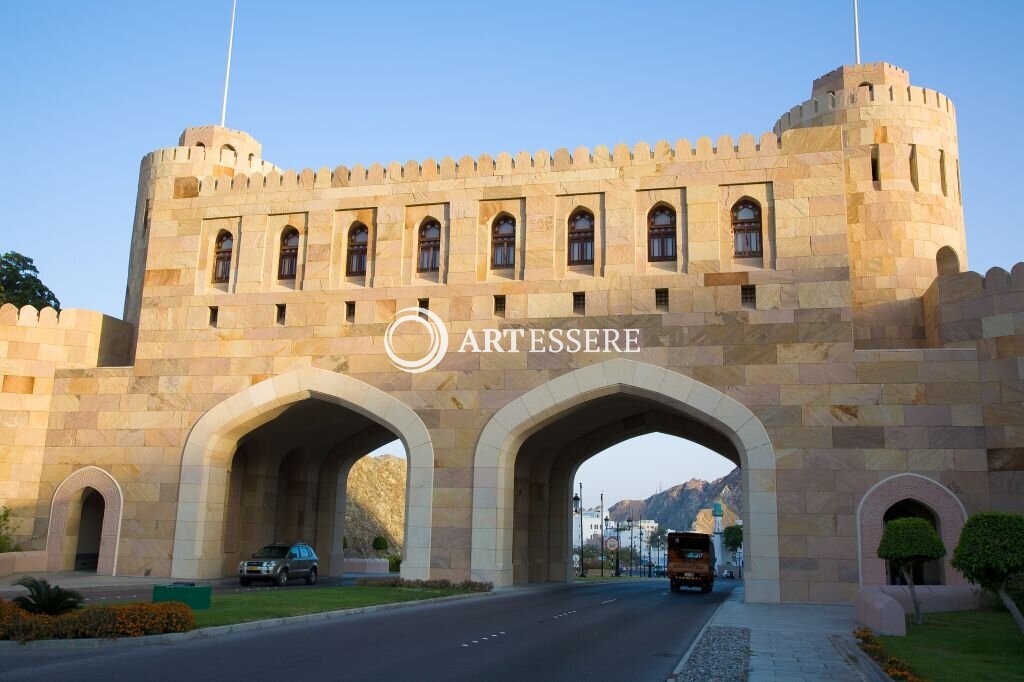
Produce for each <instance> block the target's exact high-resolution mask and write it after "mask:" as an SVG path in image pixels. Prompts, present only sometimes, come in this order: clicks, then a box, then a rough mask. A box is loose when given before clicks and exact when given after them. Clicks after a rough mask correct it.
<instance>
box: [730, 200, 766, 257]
mask: <svg viewBox="0 0 1024 682" xmlns="http://www.w3.org/2000/svg"><path fill="white" fill-rule="evenodd" d="M744 208H751V209H753V211H754V217H753V218H749V219H748V218H742V219H741V218H739V217H738V213H739V212H740V210H742V209H744ZM730 217H731V218H732V250H733V258H763V257H764V219H763V218H764V214H763V212H762V210H761V204H760V203H758V202H757V201H755V200H754V199H751V198H750V197H744V198H742V199H740V200H739V201H737V202H736V203H735V204H733V205H732V210H731V211H730ZM738 235H756V236H757V249H756V250H748V251H740V250H739V248H738V243H737V242H738V240H737V236H738ZM746 243H747V244H748V245H749V243H750V242H749V239H748V240H747V241H746Z"/></svg>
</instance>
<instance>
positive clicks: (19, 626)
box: [0, 601, 195, 642]
mask: <svg viewBox="0 0 1024 682" xmlns="http://www.w3.org/2000/svg"><path fill="white" fill-rule="evenodd" d="M194 627H195V617H194V616H193V615H192V610H191V609H190V608H189V607H188V606H186V605H185V604H182V603H181V602H161V603H159V604H113V605H110V606H90V607H87V608H84V609H77V610H75V611H70V612H68V613H65V614H63V615H60V616H46V615H42V614H35V613H29V612H28V611H25V610H24V609H22V608H20V607H19V606H18V605H17V604H15V603H14V602H9V601H0V640H3V639H11V640H16V641H19V642H30V641H32V640H36V639H82V638H102V639H116V638H118V637H141V636H143V635H162V634H166V633H169V632H188V631H189V630H192V629H193V628H194Z"/></svg>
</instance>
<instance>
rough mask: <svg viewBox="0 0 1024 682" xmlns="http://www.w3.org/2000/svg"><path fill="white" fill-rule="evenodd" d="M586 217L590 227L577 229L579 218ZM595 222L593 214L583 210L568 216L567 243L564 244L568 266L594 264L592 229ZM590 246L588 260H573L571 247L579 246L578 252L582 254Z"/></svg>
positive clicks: (579, 209) (580, 209) (577, 210)
mask: <svg viewBox="0 0 1024 682" xmlns="http://www.w3.org/2000/svg"><path fill="white" fill-rule="evenodd" d="M583 217H586V218H587V219H588V220H589V221H590V227H589V228H588V229H578V228H577V227H576V223H577V222H578V221H579V219H580V218H583ZM595 225H596V221H595V220H594V214H593V213H592V212H591V211H590V210H588V209H585V208H578V209H576V210H575V211H573V212H572V214H571V215H570V216H569V224H568V230H567V242H566V261H567V263H568V264H569V265H593V264H594V231H595V230H594V228H595ZM588 244H589V246H590V258H585V257H584V258H577V259H574V258H573V251H574V249H573V247H574V246H576V245H580V248H579V251H580V252H581V253H583V254H585V253H586V251H587V248H586V247H587V245H588Z"/></svg>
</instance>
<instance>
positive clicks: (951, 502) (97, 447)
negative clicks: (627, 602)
mask: <svg viewBox="0 0 1024 682" xmlns="http://www.w3.org/2000/svg"><path fill="white" fill-rule="evenodd" d="M811 94H812V98H811V99H810V100H808V101H806V102H804V103H803V104H801V105H798V106H796V107H794V108H793V109H792V110H791V111H789V112H788V113H786V114H784V115H783V116H782V118H781V119H779V121H778V122H777V123H776V124H775V127H774V130H773V131H772V132H770V133H766V134H764V135H762V136H761V137H760V138H755V137H752V136H750V135H743V136H741V137H740V138H739V139H738V140H732V139H730V138H728V137H722V138H720V139H719V140H718V141H717V143H713V142H712V141H711V140H709V139H708V138H700V139H699V140H697V141H696V144H691V142H690V141H688V140H685V139H681V140H679V141H677V142H675V143H674V144H670V143H669V142H658V143H657V144H655V145H654V146H653V147H651V146H649V145H647V144H643V143H641V144H638V145H636V146H635V147H634V148H632V149H629V148H627V147H625V146H618V147H616V148H614V149H612V150H609V149H607V148H605V147H597V148H595V149H593V150H588V149H585V148H579V149H576V150H575V151H573V152H571V153H570V152H569V151H567V150H565V149H559V150H557V151H555V152H554V153H553V154H549V153H548V152H546V151H538V152H535V153H533V154H529V153H526V152H522V153H519V154H516V155H514V156H513V155H510V154H505V153H502V154H499V155H497V156H496V157H493V158H492V157H490V156H486V155H485V156H481V157H479V158H476V159H474V158H470V157H464V158H462V159H460V160H458V161H454V160H452V159H448V158H446V159H443V160H441V161H440V162H439V163H438V162H436V161H434V160H431V159H427V160H426V161H423V162H415V161H410V162H407V163H405V164H400V163H392V164H390V165H388V166H386V167H385V166H381V165H377V164H374V165H372V166H370V167H368V168H364V167H362V166H355V167H353V168H351V169H349V168H345V167H343V166H339V167H338V168H335V169H334V170H330V169H327V168H322V169H320V170H317V171H313V170H303V171H301V172H295V171H286V170H282V169H279V168H277V167H276V166H274V165H273V164H272V163H270V162H268V161H266V160H264V159H263V155H262V150H261V147H260V144H259V143H258V142H257V141H256V140H254V139H253V138H252V137H250V136H249V135H247V134H245V133H243V132H239V131H235V130H228V129H225V128H220V127H214V126H210V127H203V128H189V129H187V130H185V132H184V133H183V135H182V137H181V140H180V142H179V146H177V147H170V148H165V149H160V150H158V151H155V152H152V153H150V154H148V155H147V156H146V157H145V158H144V159H143V161H142V167H141V174H140V181H139V192H138V200H137V209H136V216H135V222H134V227H133V234H132V250H131V263H130V271H129V277H128V286H127V292H126V297H125V312H124V320H123V321H121V320H115V319H113V318H110V317H106V316H104V315H101V314H98V313H94V312H89V311H84V310H66V311H64V312H62V313H61V314H60V315H59V316H58V315H57V314H56V313H55V312H54V311H53V310H52V309H45V310H42V311H36V310H34V309H32V308H24V309H22V310H20V311H19V310H16V309H14V307H13V306H9V305H8V306H4V307H3V308H2V309H0V358H2V359H0V374H2V392H0V503H3V504H6V505H8V506H10V507H11V508H12V509H13V510H14V514H15V516H16V517H17V518H18V519H20V520H21V521H22V525H21V528H20V530H19V539H20V540H22V541H23V542H24V543H25V544H26V545H27V546H28V547H29V548H30V549H31V550H33V551H32V552H29V553H27V554H25V555H23V556H22V557H21V559H20V561H23V562H25V563H23V564H22V565H23V566H27V565H33V566H35V567H36V568H37V569H38V568H43V567H45V568H48V569H51V570H57V569H67V568H71V567H72V566H73V565H74V564H75V562H76V561H80V562H85V563H88V562H89V561H90V559H91V561H92V562H93V563H94V564H95V566H96V569H97V570H98V571H99V572H100V573H115V572H116V573H117V574H119V575H155V576H166V575H170V576H174V577H179V578H211V577H217V576H221V575H225V574H226V575H231V574H233V571H234V570H235V566H236V564H237V561H238V560H239V558H240V557H243V556H245V555H246V554H247V553H248V552H250V551H252V550H253V549H255V548H256V547H258V546H259V545H260V544H261V543H264V542H266V541H270V540H273V539H297V538H301V539H304V540H307V541H309V542H312V543H313V544H314V546H315V547H317V549H318V551H319V552H320V553H321V555H322V556H323V557H324V564H325V565H324V570H331V567H332V566H333V567H337V566H338V565H339V561H340V559H341V557H342V555H343V545H342V537H343V531H344V529H343V525H344V507H345V505H344V496H345V481H346V477H347V473H348V470H349V467H350V466H351V465H352V463H353V462H354V461H355V460H356V459H357V458H359V457H360V456H362V455H364V454H366V453H367V452H369V451H371V450H373V449H374V448H376V447H378V446H379V445H381V444H383V443H386V442H388V441H390V440H392V439H393V438H396V437H397V438H399V439H401V441H402V442H403V443H404V445H405V447H406V448H407V451H408V455H409V459H408V462H409V475H408V495H407V499H406V505H407V512H406V524H407V528H406V538H405V549H404V561H403V564H402V572H403V574H404V575H405V576H407V577H427V576H430V577H436V578H452V579H465V578H470V577H472V578H477V579H486V580H492V581H494V582H495V583H496V584H499V585H510V584H514V583H522V582H530V581H545V580H566V579H568V578H569V576H571V561H569V560H568V556H569V551H570V550H569V544H570V540H569V538H570V537H571V535H570V533H571V531H570V529H569V528H568V527H567V526H568V521H567V513H566V512H567V510H568V509H569V507H570V497H571V495H572V492H571V483H572V480H573V475H574V472H575V471H576V469H577V468H578V466H579V465H580V464H581V463H582V462H583V461H584V460H586V459H587V458H588V457H590V456H591V455H593V454H595V453H597V452H599V451H601V450H603V449H604V448H606V447H608V446H610V445H612V444H614V443H617V442H620V441H622V440H624V439H627V438H630V437H633V436H636V435H641V434H644V433H649V432H654V431H658V432H664V433H667V434H672V435H676V436H680V437H683V438H687V439H690V440H692V441H695V442H697V443H700V444H702V445H705V446H707V447H709V448H711V449H712V450H714V451H716V452H718V453H720V454H722V455H723V456H725V457H727V458H729V459H731V460H732V461H734V462H736V463H737V464H738V465H739V466H741V467H742V471H743V494H744V504H743V518H744V529H745V533H746V537H745V549H746V557H747V572H746V576H745V579H746V586H747V591H746V595H747V598H748V599H751V600H757V601H778V600H784V601H827V602H835V601H849V600H851V599H852V598H853V595H854V593H855V591H856V589H857V588H858V586H859V585H862V584H863V585H871V584H878V583H883V582H885V580H886V571H885V566H884V565H883V564H882V562H881V561H879V560H878V559H877V558H875V557H874V550H875V548H876V547H877V541H878V537H879V535H880V533H881V527H882V523H883V522H884V520H885V519H886V518H887V516H891V515H892V514H894V513H896V512H899V513H916V514H922V515H926V516H927V517H928V518H930V519H931V520H932V521H933V522H934V523H935V524H936V526H937V527H938V529H939V531H940V533H941V535H942V536H943V538H944V540H945V542H946V546H947V548H948V549H949V550H951V549H952V547H953V546H954V544H955V542H956V538H957V535H958V532H959V529H960V526H961V525H962V523H963V520H964V518H965V516H966V514H967V513H970V512H973V511H977V510H982V509H990V508H997V509H1016V510H1022V509H1024V496H1022V494H1021V492H1022V489H1024V473H1022V472H1024V450H1022V449H1021V447H1022V445H1024V404H1022V398H1024V381H1022V380H1021V358H1022V357H1024V334H1022V330H1024V266H1017V267H1016V268H1014V269H1013V271H1012V273H1007V272H1006V271H1003V270H994V271H990V272H989V273H987V274H986V275H985V276H984V277H982V276H981V275H979V274H976V273H972V272H962V271H961V264H962V263H965V262H966V252H965V239H964V223H963V211H962V205H961V196H960V171H959V154H958V149H957V135H956V123H955V112H954V108H953V105H952V103H951V102H950V101H949V99H947V98H946V97H945V96H944V95H942V94H939V93H937V92H935V91H933V90H928V89H925V88H921V87H917V86H912V85H910V82H909V75H908V74H907V72H906V71H903V70H901V69H899V68H896V67H894V66H891V65H889V64H884V63H878V64H864V65H857V66H844V67H842V68H839V69H837V70H835V71H832V72H830V73H828V74H826V75H825V76H823V77H821V78H819V79H817V80H816V81H815V82H814V85H813V89H812V93H811ZM409 308H420V309H424V308H425V309H428V310H429V313H427V312H426V311H422V310H421V311H418V314H419V315H420V316H421V317H416V315H415V314H413V316H412V318H411V319H405V321H404V323H403V324H401V325H399V326H398V327H395V326H394V325H391V327H390V328H389V325H390V324H391V323H392V321H393V320H395V319H396V315H400V314H401V311H404V310H406V309H409ZM434 316H436V319H439V320H440V321H441V323H442V329H443V330H444V331H446V332H447V334H448V336H449V339H450V344H449V346H448V352H447V354H443V352H442V353H441V354H438V353H437V350H438V349H437V342H438V334H439V333H440V330H439V329H438V327H437V325H436V324H433V322H432V320H433V319H434ZM417 320H421V321H422V322H417ZM432 325H433V326H432ZM389 329H390V330H391V331H393V334H389V332H388V330H389ZM607 329H611V330H619V331H623V330H637V331H635V332H634V333H635V339H634V340H635V342H636V344H635V347H632V348H626V347H616V346H608V345H605V343H604V341H598V342H596V346H597V347H596V348H591V349H588V348H587V347H586V343H587V342H588V341H589V340H590V339H591V338H597V337H598V335H599V334H600V333H602V330H607ZM488 330H498V331H496V332H494V331H492V332H489V331H488ZM513 330H517V331H513ZM552 330H558V332H556V333H555V334H550V333H549V332H551V331H552ZM567 330H577V331H576V332H575V333H576V334H578V335H579V337H578V338H579V339H582V344H581V347H580V348H578V349H577V348H571V347H563V348H562V350H561V351H558V352H534V351H535V350H537V349H535V348H534V347H532V346H530V345H528V344H527V343H526V341H527V340H528V339H532V338H534V335H535V334H537V335H544V334H547V336H546V337H545V338H551V339H553V338H554V337H555V336H557V335H558V334H561V335H562V338H565V337H566V335H567V334H569V332H568V331H567ZM588 330H592V331H588ZM467 331H472V332H473V333H474V335H475V337H476V338H480V339H483V341H482V345H483V349H487V348H489V349H490V350H491V351H492V352H479V353H478V352H472V350H473V348H472V344H469V345H467V344H466V342H465V339H466V333H467ZM499 333H500V334H502V336H500V338H499V336H498V334H499ZM588 334H589V335H588ZM516 335H519V336H516ZM516 338H519V339H520V340H521V343H520V345H519V346H518V347H516V348H515V349H513V348H512V347H511V346H510V345H509V341H510V340H514V339H516ZM602 338H603V337H602ZM605 340H606V339H605ZM498 341H500V343H498ZM389 348H390V349H392V350H394V351H395V353H392V354H391V355H389V354H388V352H387V351H388V350H389ZM547 348H548V350H555V348H553V347H552V346H548V347H547ZM616 348H618V349H617V350H616ZM499 349H500V350H502V351H504V352H497V351H498V350H499ZM441 350H442V351H443V349H441ZM588 351H590V352H588ZM432 352H433V353H434V356H435V357H436V358H437V359H439V364H437V365H436V366H434V367H432V368H426V369H424V368H423V367H419V368H417V369H423V370H424V371H406V370H405V369H403V368H400V367H398V366H397V365H398V364H401V362H402V361H403V360H408V359H409V358H416V357H419V356H430V354H431V353H432ZM392 356H395V357H397V360H395V359H394V358H393V357H392ZM681 464H682V463H681ZM935 576H936V580H939V581H943V582H946V583H950V584H953V583H958V582H961V578H960V577H959V576H958V574H956V572H955V571H953V570H952V569H951V568H950V567H949V566H948V564H947V565H944V566H936V567H935Z"/></svg>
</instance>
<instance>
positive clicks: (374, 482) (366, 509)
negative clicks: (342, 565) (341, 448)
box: [345, 455, 406, 558]
mask: <svg viewBox="0 0 1024 682" xmlns="http://www.w3.org/2000/svg"><path fill="white" fill-rule="evenodd" d="M405 471H406V461H405V460H404V459H402V458H401V457H395V456H394V455H381V456H379V457H363V458H362V459H360V460H359V461H357V462H356V463H355V464H354V465H353V466H352V470H351V471H350V472H349V475H348V495H347V500H346V503H345V539H346V540H347V541H348V549H347V550H345V555H346V556H349V557H354V558H359V557H376V556H377V555H378V552H375V551H374V550H373V538H374V537H376V536H377V535H383V536H384V537H385V538H387V541H388V552H387V553H388V554H401V553H402V540H403V527H404V525H405Z"/></svg>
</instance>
